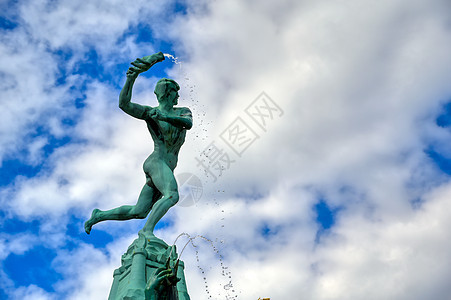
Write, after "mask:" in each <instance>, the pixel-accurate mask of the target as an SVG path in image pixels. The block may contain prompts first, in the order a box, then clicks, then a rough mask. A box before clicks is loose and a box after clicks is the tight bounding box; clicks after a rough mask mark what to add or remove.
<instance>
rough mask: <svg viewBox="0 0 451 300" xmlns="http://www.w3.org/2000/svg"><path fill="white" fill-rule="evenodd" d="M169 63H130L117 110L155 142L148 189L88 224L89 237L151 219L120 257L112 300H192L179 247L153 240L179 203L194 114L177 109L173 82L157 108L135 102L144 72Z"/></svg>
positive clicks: (159, 57) (159, 88)
mask: <svg viewBox="0 0 451 300" xmlns="http://www.w3.org/2000/svg"><path fill="white" fill-rule="evenodd" d="M164 59H165V57H164V55H163V53H161V52H159V53H156V54H153V55H150V56H145V57H143V58H138V59H136V60H135V61H134V62H132V65H133V66H132V67H130V68H129V69H128V71H127V79H126V81H125V85H124V87H123V88H122V91H121V93H120V96H119V107H120V108H121V109H122V110H123V111H124V112H126V113H127V114H129V115H131V116H132V117H135V118H137V119H140V120H144V121H145V122H146V124H147V128H148V129H149V132H150V135H151V136H152V139H153V141H154V151H153V152H152V154H150V156H149V157H148V158H147V159H146V161H145V162H144V165H143V169H144V173H145V175H146V183H145V184H144V187H143V188H142V190H141V193H140V195H139V198H138V201H137V203H136V205H123V206H120V207H117V208H113V209H110V210H106V211H102V210H100V209H94V210H93V211H92V214H91V218H90V219H89V220H88V221H86V222H85V225H84V227H85V231H86V233H87V234H89V233H90V232H91V228H92V226H93V225H95V224H97V223H99V222H102V221H106V220H130V219H144V218H146V217H147V215H149V212H150V215H149V218H148V220H147V222H146V224H145V225H144V228H143V229H142V230H141V231H140V232H139V237H138V238H137V239H136V240H135V241H134V242H133V243H132V245H130V247H129V249H128V250H127V252H126V253H125V254H124V255H123V256H122V266H121V267H120V268H118V269H117V270H115V272H114V281H113V286H112V288H111V292H110V296H109V299H110V300H116V299H121V300H123V299H129V300H131V299H136V300H138V299H139V300H144V299H145V300H154V299H168V300H170V299H185V300H187V299H189V296H188V292H187V290H186V283H185V278H184V273H183V269H184V264H183V262H182V261H179V260H178V259H177V254H176V252H175V246H174V247H170V246H168V245H167V244H166V243H165V242H164V241H162V240H161V239H159V238H157V237H155V236H154V234H153V231H154V229H155V225H156V224H157V222H158V221H159V220H160V219H161V218H162V217H163V216H164V215H165V214H166V212H167V211H168V210H169V208H171V207H172V206H174V205H175V204H176V203H177V201H178V200H179V194H178V188H177V182H176V180H175V177H174V173H173V171H174V169H175V167H176V166H177V160H178V153H179V151H180V148H181V146H182V145H183V143H184V141H185V135H186V131H187V130H189V129H190V128H191V127H192V125H193V122H192V114H191V111H190V110H189V109H188V108H186V107H174V106H175V105H176V104H177V100H178V98H179V94H178V91H179V89H180V86H179V85H178V84H177V82H175V81H174V80H172V79H167V78H163V79H161V80H159V81H158V82H157V84H156V86H155V95H156V97H157V100H158V104H159V105H158V106H157V107H150V106H143V105H139V104H136V103H133V102H131V97H132V88H133V84H134V82H135V80H136V78H137V77H138V75H139V74H140V73H142V72H145V71H147V70H149V68H150V67H152V66H153V65H154V64H155V63H157V62H161V61H163V60H164Z"/></svg>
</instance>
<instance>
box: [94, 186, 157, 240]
mask: <svg viewBox="0 0 451 300" xmlns="http://www.w3.org/2000/svg"><path fill="white" fill-rule="evenodd" d="M160 196H161V194H160V192H158V191H157V190H155V188H154V187H151V186H149V185H147V184H145V185H144V187H143V188H142V190H141V193H140V195H139V197H138V202H137V203H136V205H123V206H120V207H117V208H113V209H110V210H106V211H101V210H100V209H94V210H93V211H92V214H91V218H90V219H89V220H88V221H86V223H85V231H86V233H87V234H89V233H90V232H91V228H92V226H93V225H95V224H97V223H99V222H102V221H106V220H118V221H123V220H130V219H144V218H145V217H147V215H148V214H149V211H150V210H151V209H152V206H153V205H154V203H155V202H156V201H157V200H158V198H159V197H160Z"/></svg>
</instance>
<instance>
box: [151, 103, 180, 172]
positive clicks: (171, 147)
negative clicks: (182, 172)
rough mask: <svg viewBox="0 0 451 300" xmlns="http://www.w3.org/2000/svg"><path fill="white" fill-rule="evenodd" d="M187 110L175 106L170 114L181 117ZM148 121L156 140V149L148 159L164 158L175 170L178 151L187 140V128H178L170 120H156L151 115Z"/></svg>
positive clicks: (153, 137)
mask: <svg viewBox="0 0 451 300" xmlns="http://www.w3.org/2000/svg"><path fill="white" fill-rule="evenodd" d="M185 111H186V109H185V108H179V107H174V110H173V112H172V113H171V114H169V116H172V117H180V116H182V114H183V113H184V112H185ZM146 123H147V128H148V129H149V132H150V135H151V136H152V139H153V141H154V151H153V153H152V154H151V155H150V156H149V158H148V159H147V160H149V159H150V160H152V159H160V160H163V161H165V162H166V163H167V164H168V166H169V167H170V168H171V169H172V170H174V168H175V167H176V165H177V159H178V153H179V151H180V148H181V147H182V145H183V143H184V142H185V136H186V129H184V128H178V127H176V126H174V125H172V124H170V123H168V122H164V121H155V120H153V119H151V118H150V117H148V118H147V119H146Z"/></svg>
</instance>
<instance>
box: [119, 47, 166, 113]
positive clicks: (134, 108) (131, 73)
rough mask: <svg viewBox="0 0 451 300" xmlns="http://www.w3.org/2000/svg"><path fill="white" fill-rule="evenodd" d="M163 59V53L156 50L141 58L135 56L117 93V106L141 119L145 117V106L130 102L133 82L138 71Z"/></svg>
mask: <svg viewBox="0 0 451 300" xmlns="http://www.w3.org/2000/svg"><path fill="white" fill-rule="evenodd" d="M163 60H164V55H163V53H162V52H158V53H156V54H153V55H149V56H144V57H143V58H137V59H136V60H135V61H134V62H132V65H133V66H132V67H130V68H129V69H128V70H127V74H126V75H127V79H126V80H125V84H124V87H123V88H122V90H121V93H120V95H119V107H120V108H121V109H122V110H123V111H124V112H126V113H127V114H129V115H130V116H132V117H135V118H138V119H141V120H143V119H144V118H145V117H146V107H145V106H142V105H139V104H137V103H133V102H131V99H132V89H133V84H134V83H135V80H136V78H137V77H138V75H139V74H140V73H142V72H145V71H147V70H149V69H150V67H152V66H153V65H154V64H156V63H157V62H160V61H163Z"/></svg>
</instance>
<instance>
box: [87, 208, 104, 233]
mask: <svg viewBox="0 0 451 300" xmlns="http://www.w3.org/2000/svg"><path fill="white" fill-rule="evenodd" d="M99 211H100V209H97V208H96V209H94V210H93V211H92V214H91V218H89V220H88V221H86V222H85V231H86V233H87V234H90V233H91V228H92V226H93V225H94V224H95V223H97V213H98V212H99Z"/></svg>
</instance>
